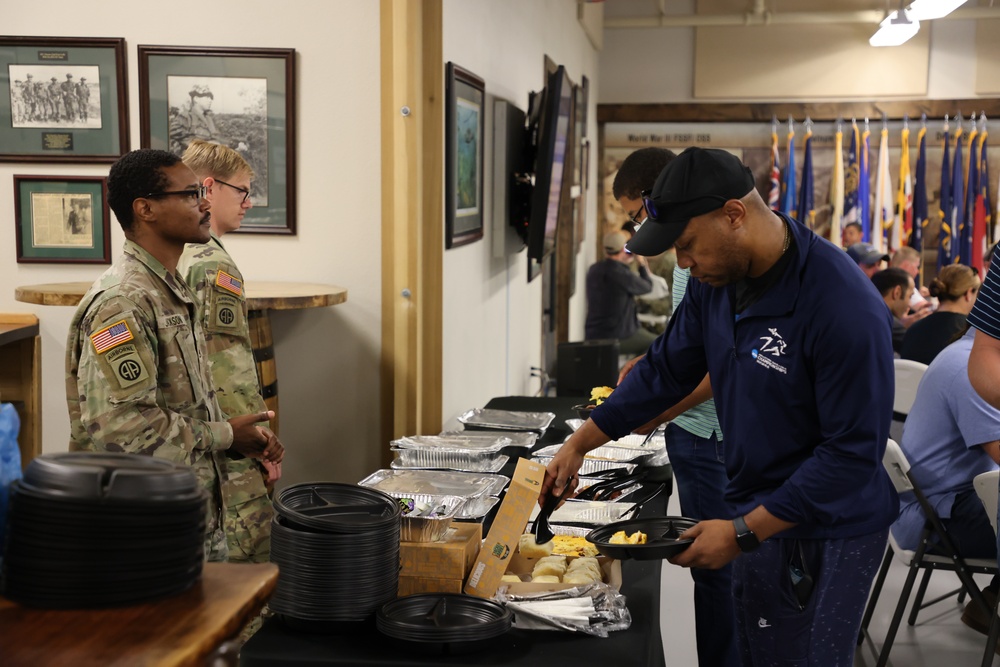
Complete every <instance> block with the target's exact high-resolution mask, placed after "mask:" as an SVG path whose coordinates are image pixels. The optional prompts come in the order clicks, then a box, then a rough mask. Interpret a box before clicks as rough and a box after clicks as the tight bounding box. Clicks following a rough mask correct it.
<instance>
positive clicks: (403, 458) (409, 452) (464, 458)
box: [390, 447, 510, 473]
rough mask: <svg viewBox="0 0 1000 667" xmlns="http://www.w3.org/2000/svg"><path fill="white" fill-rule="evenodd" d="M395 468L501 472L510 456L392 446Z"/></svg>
mask: <svg viewBox="0 0 1000 667" xmlns="http://www.w3.org/2000/svg"><path fill="white" fill-rule="evenodd" d="M391 451H392V454H393V456H394V457H395V458H394V459H393V461H392V463H391V464H390V466H391V467H392V468H393V469H395V470H456V471H459V472H486V473H494V472H500V470H502V469H503V467H504V465H506V464H507V461H509V460H510V458H509V457H507V456H504V455H503V454H486V455H469V454H455V453H452V452H437V451H433V450H427V449H396V448H395V447H394V448H392V450H391Z"/></svg>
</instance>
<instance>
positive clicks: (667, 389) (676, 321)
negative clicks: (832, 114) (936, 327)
mask: <svg viewBox="0 0 1000 667" xmlns="http://www.w3.org/2000/svg"><path fill="white" fill-rule="evenodd" d="M644 204H645V205H646V210H647V213H649V216H650V220H649V221H647V222H646V224H644V225H643V226H642V228H640V230H639V231H638V233H637V234H636V236H635V237H634V238H633V239H632V241H631V242H630V244H629V248H630V250H631V251H632V252H634V253H637V254H642V255H649V254H657V253H660V252H663V250H665V249H666V248H669V247H671V246H673V247H674V248H675V249H676V251H677V265H678V266H680V267H682V268H690V269H691V276H692V277H693V278H697V279H698V282H694V281H692V282H691V284H690V286H689V288H688V294H687V296H686V297H685V298H684V300H683V301H682V302H681V304H680V306H679V308H678V310H677V311H676V312H675V314H674V317H673V319H671V322H670V326H669V327H668V329H667V331H666V332H665V333H664V334H663V335H662V336H661V337H660V338H659V339H657V341H656V342H655V343H653V345H652V347H651V348H650V350H649V354H647V355H646V357H645V358H644V359H643V360H642V361H640V362H639V363H638V364H636V366H635V368H634V369H633V370H632V372H631V373H630V374H629V375H628V376H627V377H626V378H625V380H624V381H623V382H622V384H621V385H619V387H618V388H617V389H616V390H615V392H614V393H613V394H612V395H611V397H610V398H609V399H608V400H606V401H605V402H604V403H603V404H602V405H601V406H599V407H598V408H597V409H596V410H594V413H593V415H592V417H591V419H590V420H588V421H587V422H586V423H585V424H584V425H583V427H581V428H580V430H578V431H577V432H576V433H575V434H574V435H573V437H572V438H571V439H570V440H569V441H568V442H567V443H566V445H565V446H563V448H562V449H561V450H560V451H559V453H558V455H557V456H556V457H555V458H554V459H553V461H552V462H551V464H550V465H549V467H548V470H547V471H546V478H545V482H544V483H543V485H542V495H543V496H544V495H546V494H547V493H548V492H550V490H551V491H552V492H554V493H559V492H560V491H561V489H562V488H563V487H564V486H565V485H566V484H569V485H570V486H571V488H572V487H574V486H575V484H576V474H577V472H578V471H579V468H580V464H581V463H582V460H583V455H584V454H585V453H586V452H588V451H590V450H591V449H593V448H595V447H597V446H599V445H601V444H603V443H604V442H606V441H608V440H609V439H616V438H619V437H622V436H623V435H626V434H627V433H629V432H630V431H631V430H632V429H633V428H636V427H638V426H640V425H642V424H645V423H646V422H647V421H649V420H650V419H652V418H653V417H654V416H656V415H657V414H659V413H660V412H661V411H662V410H663V408H664V407H665V406H670V405H673V404H675V403H676V402H677V401H679V400H680V399H681V398H683V397H684V396H686V395H687V394H689V393H690V392H691V390H692V389H694V387H695V386H696V385H697V384H698V382H699V381H700V380H701V379H702V378H703V377H704V376H705V373H706V372H707V373H709V375H710V376H711V378H712V389H713V392H714V394H715V401H716V405H717V408H718V413H719V420H720V423H721V425H722V430H723V432H724V433H725V434H726V470H727V473H728V476H729V480H730V481H729V485H728V486H727V488H726V500H727V502H728V503H729V505H730V506H731V508H732V516H733V517H734V518H733V520H710V521H702V522H700V523H699V524H698V525H696V526H695V527H694V528H692V529H690V530H689V531H688V532H687V533H686V534H685V537H689V538H694V542H693V544H692V545H691V546H690V547H689V548H688V549H687V550H686V551H684V552H682V553H681V554H680V555H679V556H677V557H675V558H674V559H672V562H674V563H676V564H678V565H683V566H685V567H705V568H718V567H721V566H723V565H725V564H726V563H729V562H731V561H732V562H733V595H734V598H735V604H736V615H737V625H738V633H739V642H740V649H741V652H742V655H743V662H744V664H745V665H747V666H750V665H783V664H800V663H799V662H797V661H800V660H805V659H808V660H809V664H822V665H844V666H845V667H849V666H850V665H851V664H852V663H853V654H854V646H855V640H856V639H857V634H858V629H859V627H860V624H861V614H862V612H863V608H864V604H865V601H866V600H867V597H868V592H869V589H870V587H871V582H872V579H873V577H874V575H875V570H876V568H877V566H878V563H879V561H880V560H881V557H882V553H883V551H884V548H885V544H886V538H887V534H888V527H889V525H890V524H891V523H892V522H893V520H894V519H895V518H896V516H897V513H898V498H897V497H896V493H895V491H894V490H893V488H892V485H891V483H890V481H889V478H888V476H887V475H886V473H885V471H884V470H883V468H882V455H883V453H884V452H885V443H886V440H887V438H888V436H889V422H890V420H891V416H892V401H893V366H892V364H893V361H892V358H893V357H892V342H891V337H890V330H891V320H890V316H889V313H888V311H887V309H886V308H885V304H884V303H883V301H882V299H881V297H880V296H879V294H878V292H877V291H876V290H875V289H874V287H873V286H872V284H871V281H869V280H868V279H867V278H866V277H865V275H864V274H862V273H861V272H860V271H858V270H857V268H856V267H855V266H854V265H853V264H852V262H851V261H850V259H849V258H848V257H847V256H846V255H845V253H844V252H843V251H841V250H840V249H838V248H836V247H835V246H833V245H832V244H830V243H828V242H827V241H825V240H822V239H820V238H818V237H817V236H815V235H814V234H813V233H812V232H811V231H809V230H808V229H807V228H806V227H805V226H803V225H801V224H799V223H798V222H796V221H794V220H792V219H791V218H788V217H786V216H784V215H781V214H777V213H775V212H773V211H771V210H770V209H768V207H767V205H766V204H765V203H764V201H763V200H762V199H761V197H760V195H759V194H758V193H757V191H756V189H755V188H754V179H753V175H752V174H751V172H750V170H749V169H747V168H746V167H745V166H744V165H743V164H742V163H741V162H740V161H739V160H738V159H737V158H735V157H734V156H733V155H731V154H730V153H727V152H725V151H721V150H712V149H700V148H689V149H687V150H686V151H684V152H683V153H682V154H681V155H680V156H678V157H677V158H676V159H674V160H673V162H671V163H670V164H669V165H668V166H667V168H666V169H664V171H663V172H662V173H661V174H660V176H659V177H658V178H657V181H656V184H655V186H654V187H653V190H652V193H651V196H650V197H647V198H646V199H645V200H644ZM832 295H835V296H832ZM802 664H804V663H802Z"/></svg>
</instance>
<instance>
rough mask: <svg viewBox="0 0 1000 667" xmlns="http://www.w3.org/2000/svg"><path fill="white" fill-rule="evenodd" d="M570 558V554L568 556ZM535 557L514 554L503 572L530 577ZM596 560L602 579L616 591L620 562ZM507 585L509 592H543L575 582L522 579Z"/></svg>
mask: <svg viewBox="0 0 1000 667" xmlns="http://www.w3.org/2000/svg"><path fill="white" fill-rule="evenodd" d="M569 558H570V560H572V558H573V557H572V556H571V557H569ZM537 562H538V559H537V558H525V557H524V556H522V555H521V554H519V553H518V554H515V555H514V556H513V557H512V558H511V559H510V564H509V565H508V567H507V572H506V573H505V574H516V575H519V576H521V577H522V578H524V579H531V571H532V570H533V569H535V563H537ZM597 562H598V563H599V564H600V565H601V574H602V580H603V581H604V583H606V584H607V585H608V586H611V587H612V588H613V589H615V590H616V591H618V590H621V587H622V563H621V561H620V560H616V559H614V558H606V557H604V556H598V557H597ZM504 585H505V586H508V587H509V588H508V590H509V591H510V592H511V593H544V592H546V591H561V590H564V589H567V588H573V587H574V586H576V584H555V583H553V584H533V583H531V582H530V581H522V582H521V583H519V584H513V583H511V584H507V583H505V584H504Z"/></svg>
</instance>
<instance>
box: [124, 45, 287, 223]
mask: <svg viewBox="0 0 1000 667" xmlns="http://www.w3.org/2000/svg"><path fill="white" fill-rule="evenodd" d="M139 130H140V141H141V144H142V147H143V148H159V149H163V150H168V151H170V152H171V153H176V154H177V155H183V153H184V150H185V149H186V148H187V147H188V144H190V143H191V142H192V141H193V140H195V139H204V140H205V141H214V142H216V143H220V144H225V145H227V146H229V147H230V148H233V149H234V150H236V151H237V152H238V153H239V154H240V155H242V156H243V157H244V158H246V160H247V162H249V163H250V166H251V167H252V168H253V170H254V178H253V181H252V183H251V186H250V187H251V193H250V196H251V198H252V201H253V208H251V209H250V210H249V211H247V214H246V217H245V218H244V219H243V224H242V226H241V227H240V229H239V230H238V231H241V232H251V233H260V234H294V233H295V222H296V220H295V212H296V211H295V49H243V48H230V47H222V48H215V47H205V48H201V47H186V46H144V45H142V44H140V45H139Z"/></svg>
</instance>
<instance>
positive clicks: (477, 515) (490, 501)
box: [455, 496, 500, 521]
mask: <svg viewBox="0 0 1000 667" xmlns="http://www.w3.org/2000/svg"><path fill="white" fill-rule="evenodd" d="M498 502H500V499H499V498H497V497H496V496H481V497H479V498H469V499H468V500H467V501H466V502H465V505H463V506H462V509H461V510H459V512H458V514H457V515H456V516H455V518H456V519H466V520H471V521H480V520H482V518H483V517H484V516H486V515H487V514H489V512H490V510H491V509H493V507H494V506H496V504H497V503H498Z"/></svg>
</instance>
